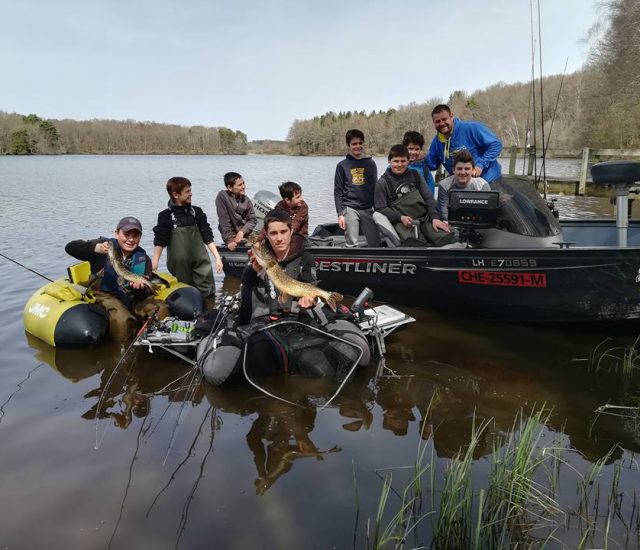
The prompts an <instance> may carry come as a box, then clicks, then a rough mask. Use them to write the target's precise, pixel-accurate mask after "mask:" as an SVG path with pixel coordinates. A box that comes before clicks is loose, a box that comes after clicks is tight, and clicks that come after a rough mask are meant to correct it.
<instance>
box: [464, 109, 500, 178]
mask: <svg viewBox="0 0 640 550" xmlns="http://www.w3.org/2000/svg"><path fill="white" fill-rule="evenodd" d="M471 129H472V136H473V140H474V141H475V142H476V145H477V147H478V152H480V151H482V154H481V155H478V157H477V158H475V159H474V161H475V165H476V166H475V168H474V171H473V175H474V176H479V175H480V174H482V172H483V171H484V169H485V168H486V167H487V166H489V164H491V163H492V162H493V161H494V160H497V158H498V156H499V155H500V151H502V142H501V141H500V138H498V136H496V135H495V134H494V133H493V132H492V131H491V130H489V128H487V127H486V126H485V125H484V124H482V123H480V122H476V123H475V124H474V125H473V126H472V127H471Z"/></svg>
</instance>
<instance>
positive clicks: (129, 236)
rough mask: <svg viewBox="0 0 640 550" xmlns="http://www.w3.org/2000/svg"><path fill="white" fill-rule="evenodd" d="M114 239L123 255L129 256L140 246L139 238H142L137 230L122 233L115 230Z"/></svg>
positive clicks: (119, 230)
mask: <svg viewBox="0 0 640 550" xmlns="http://www.w3.org/2000/svg"><path fill="white" fill-rule="evenodd" d="M115 235H116V239H117V241H118V244H119V245H120V249H121V250H122V251H123V252H124V253H125V254H130V253H131V252H133V251H134V250H135V249H136V248H138V245H139V244H140V237H142V233H140V231H138V230H137V229H129V231H122V230H121V229H118V230H116V233H115Z"/></svg>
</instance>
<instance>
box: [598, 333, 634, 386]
mask: <svg viewBox="0 0 640 550" xmlns="http://www.w3.org/2000/svg"><path fill="white" fill-rule="evenodd" d="M610 340H611V338H606V339H605V340H603V341H602V342H600V343H599V344H598V345H597V346H596V347H595V348H594V349H593V351H592V352H591V354H590V355H589V370H591V371H592V372H605V373H607V374H611V375H617V376H620V377H622V378H623V379H624V380H630V379H631V378H632V377H633V376H634V375H635V374H637V373H638V371H640V349H639V348H640V335H638V337H636V339H635V340H634V341H633V343H632V344H630V345H628V346H613V347H610V348H605V347H604V346H605V344H606V343H607V342H609V341H610Z"/></svg>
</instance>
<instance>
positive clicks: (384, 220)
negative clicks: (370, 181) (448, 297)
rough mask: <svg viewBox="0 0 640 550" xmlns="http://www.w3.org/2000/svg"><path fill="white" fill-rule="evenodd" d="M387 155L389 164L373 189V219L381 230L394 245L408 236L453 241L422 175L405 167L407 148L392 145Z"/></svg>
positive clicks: (434, 242) (437, 243)
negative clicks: (374, 209)
mask: <svg viewBox="0 0 640 550" xmlns="http://www.w3.org/2000/svg"><path fill="white" fill-rule="evenodd" d="M388 159H389V168H387V170H386V171H385V173H384V174H382V176H381V177H380V179H379V180H378V183H377V184H376V192H375V208H376V212H375V214H374V218H373V219H374V220H375V221H376V223H378V224H379V227H380V231H381V232H382V234H383V235H384V236H385V237H386V238H387V239H388V241H389V242H390V243H391V244H392V245H394V246H399V245H401V244H403V242H404V241H407V240H408V239H410V238H417V239H418V241H421V242H423V243H425V245H427V246H444V245H446V244H452V243H454V242H455V237H454V235H453V234H451V233H450V232H449V227H448V226H447V224H446V223H444V222H443V221H442V220H441V219H440V216H439V215H438V209H437V207H436V202H435V200H434V198H433V194H432V193H431V191H429V188H428V187H427V182H426V181H425V179H424V177H422V174H420V173H419V172H416V171H415V170H409V150H408V149H407V148H406V147H405V146H404V145H400V144H399V145H394V146H393V147H391V150H390V151H389V156H388ZM416 228H417V231H416Z"/></svg>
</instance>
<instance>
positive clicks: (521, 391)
mask: <svg viewBox="0 0 640 550" xmlns="http://www.w3.org/2000/svg"><path fill="white" fill-rule="evenodd" d="M338 160H339V159H338V158H337V157H336V158H298V157H271V156H242V157H240V156H239V157H204V156H149V157H142V156H60V157H33V158H26V157H0V188H1V189H2V191H3V201H2V205H1V206H0V243H1V244H0V253H2V254H4V255H6V256H9V257H11V258H13V259H15V260H17V261H19V262H21V263H23V264H24V265H25V266H28V267H30V268H32V269H34V270H36V271H38V272H39V273H42V274H43V275H45V276H47V277H51V278H57V277H61V276H63V275H64V273H65V270H66V266H67V265H68V264H70V263H72V260H71V259H70V258H69V257H66V256H65V253H64V245H65V243H66V242H67V241H69V240H72V239H78V238H85V239H89V238H94V237H97V236H98V235H109V234H110V233H111V232H112V230H113V227H114V225H115V223H116V222H117V220H118V219H119V218H120V217H122V216H124V215H135V216H137V217H139V218H140V219H141V221H142V224H143V227H144V235H143V239H142V241H143V242H142V245H143V246H144V247H145V248H146V249H147V250H151V249H152V231H151V228H152V227H153V225H154V224H155V220H156V215H157V212H158V211H160V210H161V209H163V208H165V206H166V202H167V198H168V197H167V195H166V191H165V188H164V185H165V182H166V180H167V179H168V177H171V176H175V175H182V176H186V177H188V178H190V179H191V181H192V183H193V202H194V204H196V205H198V206H201V207H203V208H204V210H205V212H206V213H207V214H208V215H209V216H210V219H211V222H212V225H214V226H215V212H214V207H213V201H214V197H215V194H216V193H217V192H218V191H219V190H220V189H221V188H222V176H223V174H224V173H225V172H227V171H238V172H240V173H241V174H242V175H243V176H244V177H245V180H246V181H247V188H248V192H249V194H251V195H252V194H253V193H254V192H256V191H258V190H260V189H269V190H272V191H276V192H277V185H278V184H279V183H281V182H282V181H284V180H287V179H289V180H293V181H296V182H298V183H300V184H301V185H302V186H303V189H304V196H305V198H306V200H307V202H308V204H309V206H310V211H311V223H310V226H311V227H313V226H314V225H315V224H317V223H320V222H326V221H333V220H334V219H335V213H334V209H333V197H332V182H333V172H334V169H335V164H336V162H337V161H338ZM376 160H377V162H378V165H379V167H380V169H381V170H382V169H384V167H385V165H386V161H385V159H382V158H381V159H376ZM554 162H557V163H558V164H557V166H556V165H554V164H551V165H550V166H548V167H547V170H548V173H551V174H554V175H566V174H567V172H566V170H571V169H572V168H571V166H572V165H571V162H565V161H554ZM554 166H555V167H554ZM553 170H557V172H555V173H554V172H553ZM563 171H564V172H563ZM559 201H560V202H559V203H560V207H561V210H562V212H563V213H565V214H566V213H568V214H570V215H573V216H578V215H586V216H602V215H607V216H612V215H613V211H612V207H611V205H610V204H609V203H608V200H606V199H604V200H603V199H590V198H588V197H586V198H582V199H577V198H575V197H560V198H559ZM216 233H217V232H216ZM216 278H217V281H218V288H219V291H223V290H224V291H235V290H237V288H238V281H237V280H233V279H227V280H224V281H223V280H222V277H221V276H216ZM42 284H44V281H43V280H42V279H41V278H39V277H38V276H37V275H35V274H33V273H31V272H28V271H26V270H25V269H23V268H21V267H19V266H17V265H15V264H13V263H11V262H8V261H6V260H5V259H3V258H0V285H1V286H0V289H1V290H0V294H1V296H2V308H1V310H2V312H3V320H2V325H1V328H0V346H1V348H0V349H1V350H2V359H1V360H0V362H1V363H2V367H1V368H0V437H1V440H2V452H1V453H0V471H2V475H1V476H0V509H2V511H3V512H2V515H1V516H0V548H11V549H14V548H48V549H57V548H60V549H62V548H65V549H67V548H83V549H93V548H108V547H111V548H136V549H147V548H148V549H152V548H153V549H160V548H185V549H186V548H188V549H192V548H196V549H197V548H255V547H259V548H347V547H349V548H353V547H355V548H363V547H366V546H367V539H366V533H367V521H368V520H370V521H371V523H370V525H373V524H374V523H375V517H376V514H377V508H378V502H379V499H380V494H381V490H382V486H383V481H382V480H383V478H384V476H385V475H387V474H388V473H390V472H393V486H394V488H395V489H397V491H398V492H401V491H402V487H403V483H405V482H406V481H407V473H406V472H407V471H406V470H402V469H394V468H399V467H403V466H409V465H411V464H413V462H414V460H415V457H416V452H417V449H418V445H419V444H421V443H422V444H426V445H427V446H428V447H427V448H428V450H427V453H428V455H429V453H432V455H431V456H432V457H433V466H434V472H435V473H434V479H435V480H436V482H437V481H438V480H440V479H442V476H443V475H444V471H445V469H446V468H447V465H448V464H449V462H450V459H451V457H452V456H453V455H454V454H455V453H456V452H457V451H458V449H460V447H464V446H465V445H467V443H468V441H469V434H470V431H471V427H472V424H473V422H474V417H475V419H476V420H475V421H476V422H479V421H480V420H491V423H490V426H489V428H488V429H487V430H486V431H485V432H484V434H483V436H482V441H481V445H479V446H478V449H477V452H476V453H475V454H474V458H475V460H474V463H473V466H472V477H473V480H474V483H477V484H478V486H479V487H482V486H483V484H484V483H486V477H487V471H488V469H489V465H490V463H491V447H492V445H493V444H494V443H496V442H499V441H501V438H503V437H505V434H508V433H510V432H511V431H512V425H513V422H514V419H515V418H516V416H517V414H518V412H519V411H520V410H521V408H522V409H524V411H525V415H526V414H527V412H528V411H530V410H531V408H532V407H534V406H541V405H543V404H544V405H546V407H548V408H549V409H551V411H552V413H551V417H550V421H549V422H548V424H547V427H546V428H544V430H543V432H544V437H543V438H542V440H543V442H542V443H541V445H542V444H547V443H549V442H551V441H552V440H553V438H554V437H558V438H559V440H560V441H561V442H562V445H563V446H564V447H565V448H566V456H565V457H564V460H565V463H563V465H562V466H559V467H558V468H559V474H560V484H559V486H560V488H559V495H558V502H559V503H560V506H561V508H562V511H563V513H564V514H566V524H567V525H568V527H567V528H565V527H563V528H562V529H561V530H560V531H558V532H557V533H556V537H558V539H559V540H561V541H563V543H560V542H557V543H555V545H554V544H551V545H549V546H547V547H554V548H555V547H563V544H565V545H566V547H568V548H574V547H577V544H578V542H579V540H580V537H581V531H580V529H579V526H578V524H579V521H578V519H577V517H578V516H579V514H578V512H577V510H578V508H579V502H577V500H578V497H577V491H576V483H577V482H578V481H579V479H580V475H586V473H587V472H589V471H590V468H591V467H592V465H593V464H595V463H596V462H597V461H599V460H601V459H603V457H606V458H605V460H604V465H603V467H602V470H601V473H600V477H598V478H597V480H596V485H597V484H602V489H601V493H598V495H599V496H598V498H599V502H600V503H601V509H600V516H598V517H599V519H600V523H598V524H597V526H596V531H595V534H594V539H593V542H594V546H595V545H598V544H599V545H600V546H604V544H603V535H602V532H603V531H604V529H605V523H604V522H603V521H602V519H603V517H602V516H603V515H604V516H605V517H606V510H605V508H607V507H606V504H607V502H608V496H609V495H610V494H611V495H613V496H612V498H613V499H614V501H615V502H618V500H619V501H620V502H621V504H620V506H619V508H618V509H616V510H617V511H618V512H619V513H618V515H616V514H614V513H613V512H612V514H611V522H610V523H611V526H610V531H609V535H610V541H609V547H615V548H618V547H623V546H624V545H625V541H626V545H627V547H629V548H637V547H638V538H637V535H638V527H637V526H638V525H640V524H639V523H638V522H637V509H636V508H634V507H633V506H632V502H633V498H634V496H635V493H634V491H635V490H636V488H637V487H638V486H640V483H639V482H640V476H639V475H638V467H637V463H636V453H637V452H638V451H640V431H639V426H638V421H637V417H636V416H634V415H633V414H627V415H626V416H625V418H619V417H612V416H607V415H603V416H599V417H597V416H595V415H594V411H595V410H596V409H597V408H598V407H599V406H601V405H605V404H630V403H631V404H633V403H635V404H637V400H638V397H637V396H638V391H637V390H638V388H637V385H636V384H635V382H634V381H633V380H632V381H628V382H625V381H622V380H621V379H619V378H616V377H615V376H613V375H602V374H589V373H588V372H587V365H588V363H589V358H590V357H591V358H592V359H593V358H594V357H595V358H596V362H597V359H598V358H600V362H601V363H602V364H603V365H604V364H606V363H611V362H612V361H613V360H612V359H611V357H614V356H616V357H620V356H622V353H623V349H622V348H623V347H624V346H627V345H629V344H631V343H632V342H633V339H634V337H635V335H636V333H637V329H635V328H632V329H631V331H625V332H622V333H621V332H620V330H619V328H618V327H616V326H613V325H611V326H606V325H605V326H599V327H595V328H593V327H591V328H585V327H579V328H573V329H567V328H559V327H532V326H520V325H504V324H489V323H486V322H482V323H479V322H477V321H474V320H473V319H464V318H450V317H446V316H436V315H434V314H432V313H430V312H428V311H421V310H411V309H408V310H406V311H407V313H409V314H411V315H413V316H414V317H416V319H417V323H415V324H413V325H411V326H410V327H409V328H408V329H407V330H405V331H403V332H400V333H398V334H396V335H393V336H391V337H390V338H389V340H388V342H387V344H388V354H387V365H388V366H389V367H390V368H391V369H392V371H393V372H394V373H395V374H394V375H393V376H389V375H387V376H382V377H375V376H374V372H373V369H370V370H365V371H363V372H360V373H358V376H356V378H355V379H354V380H353V382H351V383H350V384H348V385H347V386H346V388H345V389H344V391H343V392H342V394H341V395H340V397H339V399H338V400H337V401H336V402H335V406H333V407H329V408H327V409H325V410H321V411H319V410H314V409H313V408H311V409H300V408H295V407H291V406H288V405H285V404H283V403H280V402H277V401H273V400H271V399H270V398H267V397H266V396H264V395H262V394H260V393H257V392H255V391H253V390H251V389H250V388H248V387H245V386H235V387H229V388H213V387H210V386H208V385H206V384H201V385H199V386H198V387H197V388H196V389H195V390H194V391H190V390H189V388H188V380H189V373H190V371H189V368H188V366H187V365H186V364H184V363H181V362H180V361H179V360H177V359H174V358H172V357H170V356H167V355H164V354H162V353H154V354H149V353H147V352H146V351H145V350H142V349H139V350H136V351H135V352H133V353H131V354H130V355H129V356H128V360H127V361H126V364H125V367H124V368H121V369H119V370H118V372H117V373H116V375H115V376H113V377H111V375H112V373H113V371H114V367H115V366H116V364H117V363H118V361H119V359H120V357H121V355H122V350H121V349H119V348H118V347H113V346H110V345H106V344H105V345H103V346H100V347H99V348H97V349H84V350H64V349H52V348H49V347H47V346H46V345H44V344H42V343H40V342H38V341H37V340H35V339H32V338H27V336H26V334H25V332H24V330H23V324H22V309H23V306H24V303H25V302H26V301H27V299H28V298H29V296H30V295H31V294H32V293H33V292H34V291H35V290H36V289H37V288H39V287H40V286H42ZM598 346H600V347H598ZM605 350H611V351H610V352H609V354H608V355H609V357H606V356H601V355H600V353H601V352H604V351H605ZM592 363H593V361H592ZM110 377H111V378H110ZM176 388H177V389H176ZM300 390H301V391H308V392H309V393H310V394H312V393H313V391H314V388H313V386H312V385H311V386H305V385H304V384H303V385H301V386H300ZM101 394H104V397H103V402H102V403H101V407H100V409H99V410H98V404H99V400H100V396H101ZM96 411H97V414H98V417H99V420H98V422H97V423H96V421H95V417H96ZM178 420H179V421H178ZM421 435H422V437H421ZM545 442H547V443H545ZM549 444H550V443H549ZM611 449H613V451H612V453H611V454H610V455H607V453H608V452H609V451H610V450H611ZM354 479H355V483H354ZM612 485H613V487H614V488H613V489H612V488H611V487H612ZM354 487H355V488H354ZM439 491H440V489H438V490H437V491H436V492H437V493H438V495H439V494H440V493H439ZM619 495H624V499H623V497H622V496H620V497H619V499H618V496H619ZM426 498H428V497H426ZM437 498H439V497H437ZM616 499H618V500H616ZM596 500H598V499H596ZM398 507H399V500H398V497H397V496H396V495H395V494H393V493H392V494H391V496H390V497H389V502H388V505H387V512H386V513H385V514H384V515H383V523H384V522H387V521H389V520H390V518H391V516H392V515H393V514H394V513H395V512H396V511H397V509H398ZM607 509H612V508H611V507H609V508H607ZM634 514H636V515H635V516H634ZM591 516H593V514H591ZM581 517H583V516H581ZM621 518H624V521H625V522H627V524H629V525H630V528H629V529H625V528H624V526H623V519H621ZM634 518H635V519H634ZM591 519H593V518H591ZM634 521H636V523H633V522H634ZM432 528H433V525H432V523H430V520H429V518H426V519H425V520H423V522H422V523H421V525H420V528H418V529H416V530H415V533H414V534H412V538H411V540H410V541H407V545H408V546H407V547H415V546H419V545H420V544H425V545H428V544H429V541H430V536H431V532H432ZM370 529H373V527H370ZM629 532H631V539H628V538H625V537H627V536H628V535H629ZM370 533H371V531H370ZM634 537H635V538H634Z"/></svg>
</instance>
